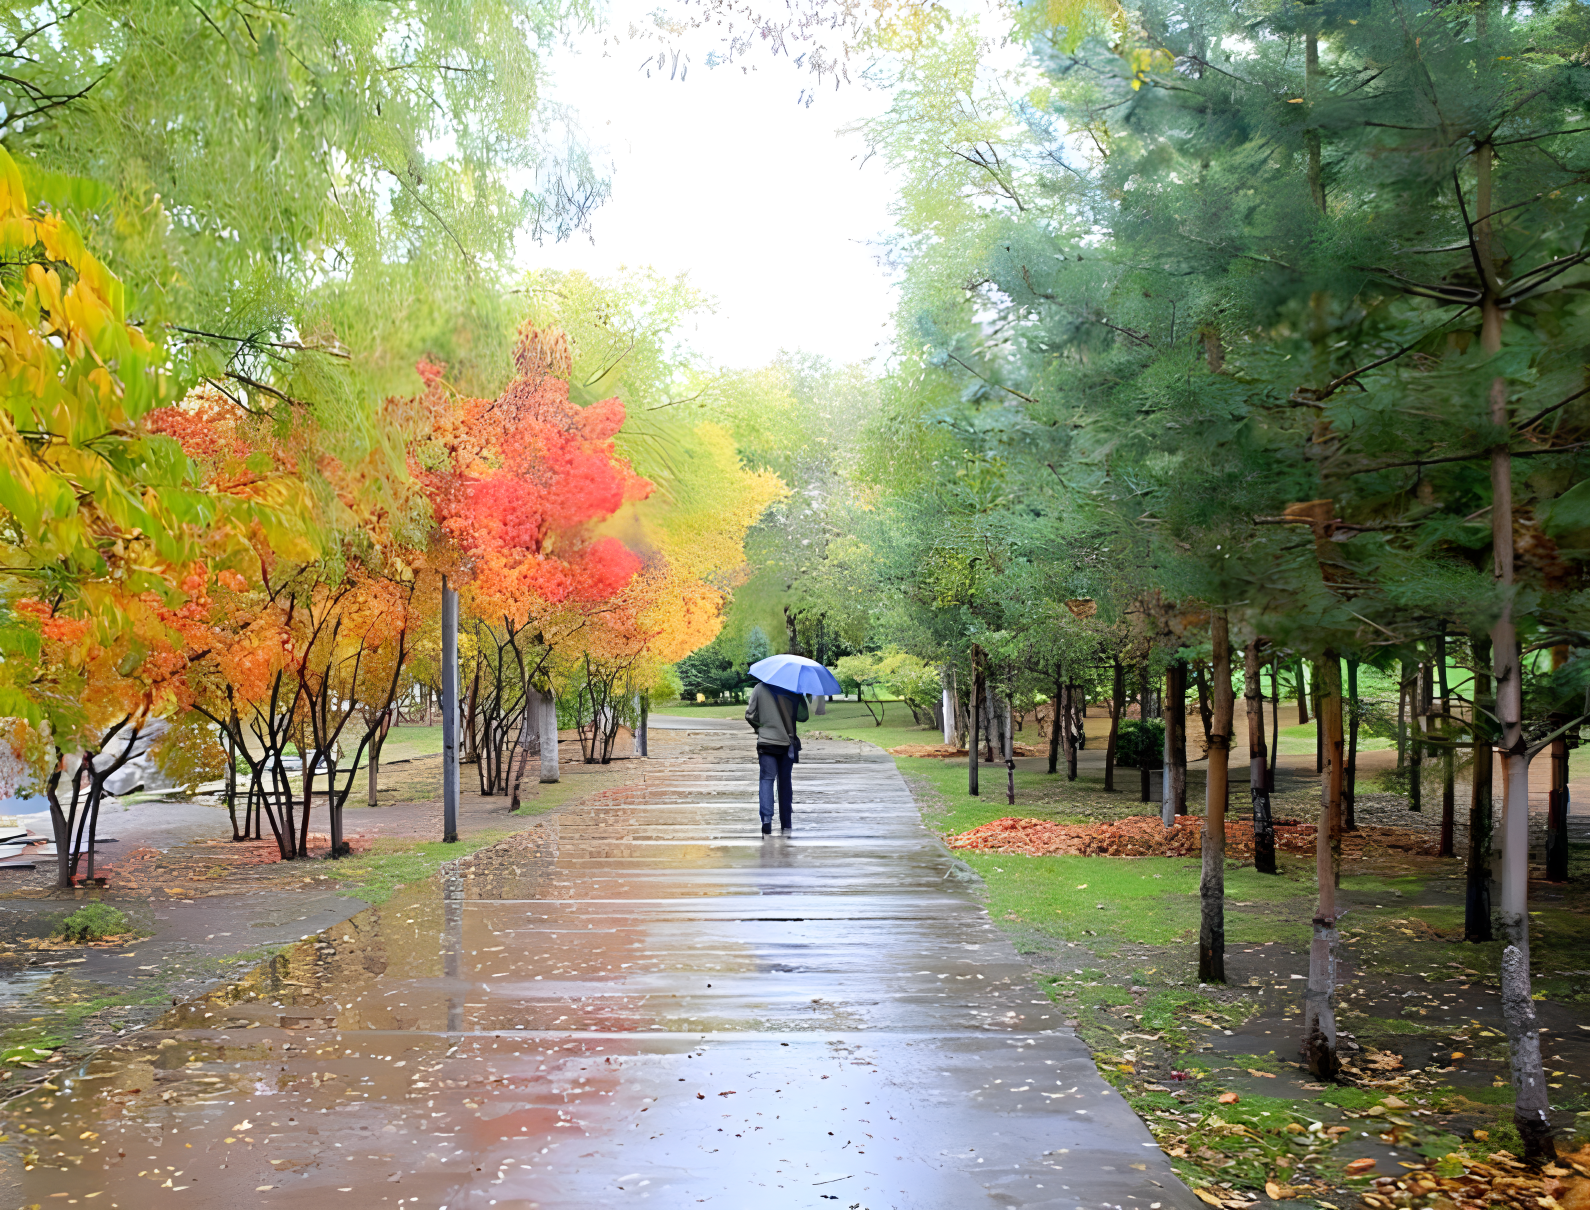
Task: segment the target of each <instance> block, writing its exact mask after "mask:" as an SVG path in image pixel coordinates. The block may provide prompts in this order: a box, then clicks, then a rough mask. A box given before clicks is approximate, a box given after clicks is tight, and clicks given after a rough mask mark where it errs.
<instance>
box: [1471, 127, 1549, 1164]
mask: <svg viewBox="0 0 1590 1210" xmlns="http://www.w3.org/2000/svg"><path fill="white" fill-rule="evenodd" d="M1494 156H1495V149H1494V148H1493V147H1492V146H1491V144H1490V143H1489V142H1486V143H1483V144H1481V146H1480V147H1479V148H1478V149H1477V151H1476V154H1475V190H1474V205H1475V215H1476V218H1475V221H1474V234H1473V242H1474V252H1475V259H1476V261H1477V262H1478V264H1479V269H1480V277H1481V281H1482V285H1483V286H1484V291H1485V293H1484V296H1483V301H1482V303H1481V305H1480V316H1481V319H1480V348H1481V351H1482V352H1483V353H1484V354H1485V356H1486V357H1487V358H1492V357H1494V356H1495V355H1496V354H1497V353H1499V352H1501V349H1502V322H1503V320H1504V319H1505V318H1506V316H1505V314H1504V313H1503V311H1502V308H1501V306H1500V303H1499V301H1498V300H1499V298H1500V295H1501V289H1502V287H1501V282H1500V279H1499V276H1498V274H1497V271H1496V261H1495V257H1494V255H1493V249H1492V247H1491V237H1492V236H1491V213H1492V211H1493V209H1494V206H1493V203H1492V200H1491V168H1492V161H1493V158H1494ZM1490 404H1491V427H1492V428H1493V430H1494V431H1495V432H1497V433H1498V434H1501V436H1500V437H1499V439H1498V443H1497V444H1496V445H1495V446H1494V447H1492V449H1491V572H1492V575H1493V576H1494V577H1495V580H1496V587H1497V589H1498V592H1497V595H1498V597H1499V598H1500V599H1501V612H1500V614H1499V615H1498V616H1497V618H1496V621H1495V623H1494V624H1493V625H1492V626H1491V647H1492V652H1491V658H1492V660H1493V667H1494V669H1495V675H1496V716H1497V722H1498V724H1499V729H1500V731H1501V745H1500V750H1501V754H1502V896H1501V898H1502V910H1501V913H1500V915H1501V921H1502V936H1503V939H1504V940H1506V941H1507V943H1508V945H1509V948H1510V949H1511V950H1513V951H1514V952H1513V953H1512V954H1511V955H1510V957H1511V961H1510V962H1509V961H1508V957H1509V956H1508V955H1504V957H1503V963H1504V966H1503V970H1504V974H1503V990H1502V1001H1503V1004H1502V1007H1503V1014H1504V1016H1506V1017H1507V1019H1508V1021H1509V1028H1508V1034H1509V1040H1510V1042H1511V1043H1512V1064H1513V1088H1514V1091H1515V1093H1516V1095H1517V1099H1516V1101H1515V1103H1514V1110H1513V1122H1514V1125H1516V1126H1517V1127H1518V1133H1519V1135H1520V1137H1521V1138H1522V1139H1523V1143H1524V1158H1525V1159H1526V1160H1527V1161H1530V1162H1531V1163H1539V1162H1540V1161H1541V1160H1543V1159H1555V1158H1556V1148H1555V1146H1554V1145H1553V1143H1552V1139H1551V1126H1550V1123H1549V1122H1547V1121H1545V1113H1544V1107H1545V1096H1546V1088H1545V1073H1544V1071H1543V1070H1542V1067H1541V1062H1540V1040H1539V1036H1538V1035H1537V1034H1536V1033H1535V1032H1534V1030H1533V1028H1532V1024H1533V1016H1534V1013H1533V1007H1532V1005H1531V1003H1530V1001H1531V995H1530V980H1529V754H1528V750H1527V748H1526V747H1525V741H1524V692H1523V689H1524V684H1523V657H1522V654H1521V653H1520V651H1519V648H1518V627H1517V623H1516V622H1515V620H1514V618H1513V455H1512V452H1511V449H1510V446H1509V442H1508V440H1507V435H1508V434H1509V433H1510V431H1511V429H1510V425H1509V418H1508V415H1507V379H1506V378H1505V377H1504V376H1503V375H1501V374H1497V375H1496V377H1494V378H1492V379H1491V388H1490ZM1515 1023H1516V1024H1515Z"/></svg>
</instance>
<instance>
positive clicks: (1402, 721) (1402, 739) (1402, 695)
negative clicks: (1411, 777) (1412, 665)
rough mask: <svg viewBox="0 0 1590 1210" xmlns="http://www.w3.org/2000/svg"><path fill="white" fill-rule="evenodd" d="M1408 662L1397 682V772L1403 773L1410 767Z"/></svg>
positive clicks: (1404, 665)
mask: <svg viewBox="0 0 1590 1210" xmlns="http://www.w3.org/2000/svg"><path fill="white" fill-rule="evenodd" d="M1407 671H1408V669H1407V664H1406V662H1404V664H1403V676H1402V678H1401V679H1400V680H1399V681H1398V682H1397V772H1399V773H1401V772H1402V771H1403V770H1404V769H1406V768H1407V767H1408V677H1407Z"/></svg>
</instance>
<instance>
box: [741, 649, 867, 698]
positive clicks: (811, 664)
mask: <svg viewBox="0 0 1590 1210" xmlns="http://www.w3.org/2000/svg"><path fill="white" fill-rule="evenodd" d="M749 671H750V673H751V675H752V676H754V677H755V678H756V679H757V680H759V681H766V682H767V683H768V684H769V685H777V686H778V687H779V688H780V689H788V690H789V691H790V692H791V693H827V694H835V693H843V692H844V690H843V689H841V688H840V687H839V682H838V681H837V680H835V679H834V674H833V673H832V672H829V671H828V669H826V668H824V667H823V666H822V665H821V664H819V663H818V662H817V661H816V660H809V659H807V658H806V657H805V656H803V655H770V656H768V657H767V659H765V660H757V662H756V663H754V664H752V665H751V667H750V669H749Z"/></svg>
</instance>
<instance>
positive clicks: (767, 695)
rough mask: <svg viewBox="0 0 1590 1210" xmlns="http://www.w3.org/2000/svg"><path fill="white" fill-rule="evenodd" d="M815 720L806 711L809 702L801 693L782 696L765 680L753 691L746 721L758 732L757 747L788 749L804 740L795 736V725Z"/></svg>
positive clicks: (747, 705) (746, 712) (746, 708)
mask: <svg viewBox="0 0 1590 1210" xmlns="http://www.w3.org/2000/svg"><path fill="white" fill-rule="evenodd" d="M810 717H811V714H810V712H809V711H808V710H807V709H806V699H805V698H804V697H802V696H800V695H799V694H792V693H780V692H778V690H776V689H774V688H773V687H772V686H771V685H769V684H767V683H766V682H765V681H764V682H760V683H758V685H757V687H756V688H755V689H753V690H751V700H750V701H749V702H747V703H746V706H745V721H746V722H748V723H750V724H751V726H752V727H753V728H754V729H755V731H756V742H757V746H758V747H761V746H762V745H763V744H766V745H768V746H769V747H772V748H787V747H789V746H790V745H791V744H798V743H799V742H800V741H799V740H798V739H797V738H796V736H795V724H796V723H798V722H799V723H804V722H805V721H806V720H807V719H808V718H810Z"/></svg>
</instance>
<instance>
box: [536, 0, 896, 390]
mask: <svg viewBox="0 0 1590 1210" xmlns="http://www.w3.org/2000/svg"><path fill="white" fill-rule="evenodd" d="M655 3H656V0H651V6H652V7H655ZM645 10H646V5H645V4H642V3H639V2H638V0H616V2H615V3H614V4H613V5H612V6H611V8H610V12H611V14H612V15H611V17H610V20H609V25H608V28H609V29H610V30H617V31H623V30H625V29H627V27H628V24H629V22H630V21H631V20H635V21H637V23H638V22H643V21H645V20H646V18H645V17H644V15H643V14H644V12H645ZM602 42H603V35H602V34H592V35H587V36H584V37H580V38H577V39H575V40H574V44H573V51H572V52H571V51H569V50H562V49H560V50H559V51H558V52H557V53H556V54H555V55H554V56H553V57H552V60H551V67H552V71H553V75H554V83H553V88H552V90H551V96H552V97H553V98H554V99H556V100H559V101H563V102H566V103H568V104H570V105H572V106H574V107H576V108H577V109H578V110H579V112H580V124H581V126H582V128H583V129H584V131H585V133H586V135H587V137H588V138H589V139H590V141H591V143H592V145H593V147H595V148H597V149H600V152H601V154H600V155H599V157H598V162H599V163H602V164H605V165H607V166H608V168H609V171H610V172H611V174H612V184H613V196H612V199H611V200H610V201H608V202H607V203H606V204H605V205H604V206H602V207H601V208H600V209H599V210H597V211H596V214H595V216H594V219H593V221H592V228H591V237H587V236H583V235H581V236H576V237H575V238H574V239H572V240H570V241H568V242H566V243H562V244H550V243H549V244H546V245H543V246H542V247H540V248H539V249H534V250H533V251H532V253H531V255H530V257H529V258H528V259H530V260H531V262H532V263H533V264H538V265H545V266H549V267H553V268H561V269H584V270H586V271H587V272H589V273H592V274H610V273H613V272H614V271H616V270H617V269H618V268H619V266H621V265H629V266H637V267H638V266H644V265H650V266H651V267H652V268H654V269H656V270H658V271H659V272H661V273H664V274H667V275H669V276H673V275H675V274H677V273H681V272H685V273H688V274H689V276H690V280H691V281H692V282H693V283H694V284H695V285H696V286H697V287H698V288H700V289H702V290H704V291H706V292H707V293H708V294H710V295H712V296H713V297H714V298H715V299H716V300H717V311H716V313H715V314H712V315H708V316H704V317H702V319H701V320H700V322H699V324H698V326H697V328H696V330H695V331H694V332H687V333H685V334H684V335H685V336H686V338H687V340H688V342H689V343H690V344H692V345H693V346H694V347H695V348H697V349H698V350H699V351H700V352H702V353H704V354H706V355H707V356H708V357H709V358H711V359H712V360H713V361H716V362H718V363H719V364H722V365H726V366H732V367H750V366H756V365H761V364H764V363H766V362H767V361H769V360H770V359H771V358H772V357H773V356H774V355H775V354H777V353H778V351H779V350H780V349H792V350H793V349H802V350H805V351H807V352H811V353H819V354H822V355H824V356H826V357H829V358H831V359H833V360H835V361H840V362H848V361H857V360H861V359H864V358H868V357H871V356H873V355H874V354H876V353H881V352H886V351H887V346H888V341H889V334H890V332H891V331H892V312H893V306H894V293H893V290H892V288H891V286H890V283H889V279H888V277H887V275H886V273H885V271H884V270H883V269H882V268H880V267H879V266H878V264H877V263H876V249H875V248H871V247H869V246H868V245H869V243H871V242H872V241H875V240H876V239H877V237H878V236H879V235H881V234H882V233H883V232H885V231H886V230H887V229H888V227H889V226H890V220H889V215H888V205H889V202H890V200H891V199H892V197H893V196H894V192H895V190H894V184H893V181H892V179H891V176H890V174H889V173H888V172H886V171H885V169H884V167H883V165H882V164H881V163H880V162H879V161H878V160H876V159H873V160H871V161H869V162H868V163H867V164H866V165H865V166H862V159H863V157H864V155H865V147H864V145H863V143H862V140H861V139H860V138H859V137H858V136H856V135H846V136H840V135H838V134H837V133H836V131H837V130H838V128H840V127H842V126H845V125H847V124H849V123H851V122H853V121H855V120H857V119H858V118H861V117H866V116H870V115H871V114H874V113H877V112H880V111H882V110H883V109H884V108H886V107H887V105H888V98H887V95H886V94H884V93H882V92H880V91H877V90H870V89H867V88H863V87H861V86H859V85H851V86H846V87H844V88H842V89H841V90H840V91H839V92H837V93H835V92H833V91H827V92H825V93H822V94H821V95H819V97H818V99H817V100H816V102H815V103H814V104H812V105H811V106H810V107H806V106H803V105H798V104H797V103H796V102H797V98H798V96H799V94H800V92H801V89H802V88H803V87H805V86H806V84H807V82H808V81H809V80H810V79H811V77H810V76H808V75H806V74H804V73H801V72H799V71H797V70H796V69H795V68H794V67H793V65H792V64H791V63H790V62H789V61H788V60H787V59H784V58H777V59H775V58H773V57H772V56H770V55H767V54H765V53H762V54H760V55H755V56H753V57H752V58H751V59H748V60H747V61H746V63H747V66H754V67H755V68H756V70H755V71H753V72H751V73H750V74H749V75H747V74H744V73H742V72H741V70H740V67H739V66H738V65H731V66H726V67H718V68H714V69H709V68H707V67H706V66H704V65H703V63H702V60H703V58H704V52H705V51H706V50H707V49H709V48H710V44H703V45H701V46H699V47H697V46H692V47H691V49H692V51H693V52H695V53H693V55H692V58H693V59H694V65H693V66H692V67H691V69H690V72H689V76H688V78H687V79H686V80H685V81H684V82H683V83H680V82H678V81H669V80H667V79H666V78H658V76H657V75H656V74H655V73H654V74H653V76H652V78H650V79H648V78H647V76H646V73H645V72H644V70H642V69H641V66H640V59H641V57H642V55H643V54H644V53H645V45H644V44H642V43H631V42H629V41H628V40H627V39H626V40H625V41H624V42H623V43H622V44H620V45H619V46H618V47H617V48H616V49H615V48H613V47H612V46H611V45H609V46H608V47H607V48H604V47H603V45H602ZM831 87H832V86H831V84H830V89H831ZM592 237H594V242H592ZM880 342H881V343H882V345H883V347H882V348H880V347H879V345H880Z"/></svg>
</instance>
